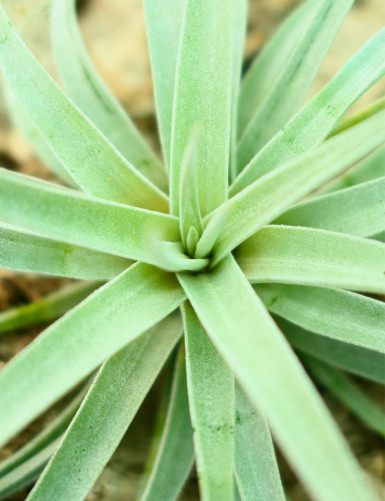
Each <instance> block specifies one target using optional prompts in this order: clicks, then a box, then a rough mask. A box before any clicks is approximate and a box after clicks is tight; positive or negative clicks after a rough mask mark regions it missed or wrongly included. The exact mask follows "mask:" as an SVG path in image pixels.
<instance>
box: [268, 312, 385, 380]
mask: <svg viewBox="0 0 385 501" xmlns="http://www.w3.org/2000/svg"><path fill="white" fill-rule="evenodd" d="M275 320H276V322H277V323H278V325H279V327H280V329H281V330H282V332H283V333H284V334H285V336H286V338H287V339H288V341H290V343H291V344H292V345H293V346H294V347H295V348H296V349H297V350H298V351H300V352H301V353H307V354H309V355H312V356H313V357H316V358H317V359H319V360H323V361H324V362H327V363H328V364H331V365H333V366H335V367H339V368H340V369H343V370H346V371H348V372H351V373H353V374H356V375H358V376H361V377H364V378H367V379H371V380H372V381H376V382H378V383H382V384H385V374H384V363H385V357H384V355H383V354H382V353H380V352H378V351H372V350H366V349H365V348H361V347H360V346H356V345H354V344H349V343H345V342H342V341H337V340H336V339H332V338H329V337H326V336H324V335H318V334H313V333H312V332H309V331H305V330H304V329H301V328H300V327H297V326H296V325H293V324H292V323H290V322H286V321H285V320H283V319H282V318H278V317H277V318H276V319H275Z"/></svg>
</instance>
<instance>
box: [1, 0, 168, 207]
mask: <svg viewBox="0 0 385 501" xmlns="http://www.w3.org/2000/svg"><path fill="white" fill-rule="evenodd" d="M0 32H1V33H2V35H1V39H0V68H1V70H2V73H3V75H4V77H5V79H6V80H7V82H8V84H9V85H10V87H11V88H12V92H13V93H14V94H15V96H17V98H18V99H19V101H20V103H21V104H22V106H23V108H24V109H25V111H26V112H27V113H28V115H29V116H30V117H31V118H32V120H33V121H34V123H35V125H36V127H37V128H38V130H39V131H40V133H41V134H42V135H43V137H44V138H45V140H46V141H47V144H48V145H49V147H50V148H51V149H52V151H53V152H54V153H55V155H56V156H57V157H58V158H59V160H60V161H61V162H62V163H63V165H64V166H65V168H66V169H67V171H68V172H69V174H70V175H71V177H72V178H73V179H74V180H75V181H76V183H77V184H78V185H79V186H81V187H82V189H83V190H84V191H86V192H87V193H90V194H92V195H95V196H98V197H100V198H104V199H107V200H113V201H116V202H123V203H128V204H130V205H137V206H139V207H144V208H147V209H155V210H160V211H163V212H167V211H168V201H167V197H166V195H165V194H164V193H163V192H161V191H160V190H159V189H157V188H156V187H155V186H154V185H152V184H151V183H150V182H149V181H147V180H146V178H145V177H144V176H143V175H142V174H140V173H139V172H138V171H137V170H136V169H135V168H134V167H133V166H132V165H131V164H130V163H129V162H128V161H127V160H125V158H124V157H123V156H122V155H121V154H120V153H119V152H118V151H117V150H116V149H115V147H114V146H113V145H112V144H111V143H110V142H109V141H108V140H107V139H106V138H105V137H104V136H103V135H102V133H101V132H100V131H99V130H98V129H97V128H96V127H95V126H94V125H92V123H91V122H90V121H89V120H88V119H87V118H86V117H85V116H84V115H83V114H82V113H81V112H80V111H79V110H78V108H76V106H74V104H73V103H72V102H71V101H70V100H69V98H67V96H66V95H65V94H64V93H63V92H62V91H61V89H60V88H59V87H58V86H57V84H56V83H55V82H54V81H53V80H52V78H51V77H50V76H49V75H48V74H47V73H46V71H45V70H44V69H43V68H42V66H41V65H40V64H39V63H38V62H37V61H36V59H35V58H34V56H33V55H32V54H31V52H30V51H29V50H28V49H27V47H26V46H25V45H24V43H23V42H22V40H21V39H20V37H19V36H18V34H17V33H16V31H15V29H14V28H13V26H12V24H11V23H10V21H9V18H8V17H7V15H6V13H5V11H4V8H3V7H2V6H1V5H0Z"/></svg>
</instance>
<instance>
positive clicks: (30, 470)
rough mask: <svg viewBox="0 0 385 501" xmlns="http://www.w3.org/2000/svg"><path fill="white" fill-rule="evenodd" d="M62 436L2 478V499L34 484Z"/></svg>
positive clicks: (0, 486) (0, 496)
mask: <svg viewBox="0 0 385 501" xmlns="http://www.w3.org/2000/svg"><path fill="white" fill-rule="evenodd" d="M59 442H60V437H59V438H56V439H55V440H53V441H52V442H51V443H50V444H48V445H46V446H45V447H44V448H43V449H41V450H40V451H38V452H37V453H36V454H35V455H34V456H32V457H30V458H29V459H27V460H26V461H25V462H24V463H22V464H20V465H19V466H17V467H16V468H15V469H14V470H12V471H10V472H9V473H7V474H6V475H5V476H4V477H1V478H0V499H5V500H7V499H9V496H10V495H11V494H13V493H14V492H17V491H18V490H20V489H22V488H23V487H27V486H28V485H30V484H32V483H33V482H34V481H35V480H36V479H37V477H38V476H39V475H40V473H41V471H42V470H43V468H44V466H45V465H46V464H47V462H48V460H49V458H50V457H51V456H52V454H53V453H54V452H55V451H56V449H57V447H58V445H59Z"/></svg>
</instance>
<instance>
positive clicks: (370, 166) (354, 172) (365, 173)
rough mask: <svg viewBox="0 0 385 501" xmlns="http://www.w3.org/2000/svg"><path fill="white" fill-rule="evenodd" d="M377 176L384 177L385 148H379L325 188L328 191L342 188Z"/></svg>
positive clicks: (371, 179)
mask: <svg viewBox="0 0 385 501" xmlns="http://www.w3.org/2000/svg"><path fill="white" fill-rule="evenodd" d="M379 177H385V148H380V149H379V150H377V151H375V152H374V153H372V154H371V155H369V156H368V157H367V158H365V159H364V160H363V161H362V162H359V164H358V165H354V166H353V167H352V168H351V169H349V170H348V172H347V173H344V174H343V175H342V176H339V177H338V178H337V179H334V180H333V181H332V182H331V183H329V185H327V187H326V189H327V191H328V192H331V191H336V190H342V189H343V188H350V187H351V186H355V185H356V184H360V183H366V182H368V181H373V180H374V179H377V178H379Z"/></svg>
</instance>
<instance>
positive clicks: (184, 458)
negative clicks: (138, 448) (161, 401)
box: [140, 347, 194, 501]
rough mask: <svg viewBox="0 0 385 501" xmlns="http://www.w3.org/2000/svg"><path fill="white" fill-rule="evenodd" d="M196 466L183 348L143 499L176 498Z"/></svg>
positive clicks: (168, 499) (153, 500)
mask: <svg viewBox="0 0 385 501" xmlns="http://www.w3.org/2000/svg"><path fill="white" fill-rule="evenodd" d="M181 348H183V347H181ZM193 463H194V446H193V438H192V428H191V422H190V414H189V407H188V398H187V381H186V361H185V354H184V349H183V350H182V349H180V351H179V354H178V359H177V362H176V366H175V369H174V376H173V383H172V388H171V395H170V401H169V404H168V410H167V416H166V421H165V424H164V429H163V432H162V437H161V440H160V443H159V447H158V450H157V454H156V457H155V461H154V463H153V467H152V471H151V474H150V476H149V478H148V480H147V483H146V486H145V488H144V490H143V494H142V496H141V497H140V500H141V501H159V499H162V500H163V501H171V500H175V499H177V497H178V495H179V493H180V491H181V489H182V487H183V484H184V483H185V481H186V479H187V477H188V475H189V473H190V471H191V468H192V466H193Z"/></svg>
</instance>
